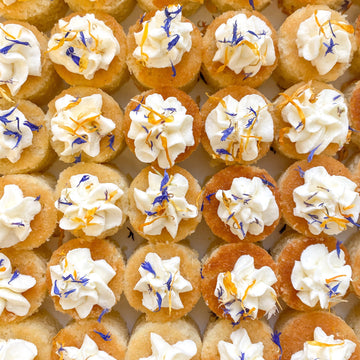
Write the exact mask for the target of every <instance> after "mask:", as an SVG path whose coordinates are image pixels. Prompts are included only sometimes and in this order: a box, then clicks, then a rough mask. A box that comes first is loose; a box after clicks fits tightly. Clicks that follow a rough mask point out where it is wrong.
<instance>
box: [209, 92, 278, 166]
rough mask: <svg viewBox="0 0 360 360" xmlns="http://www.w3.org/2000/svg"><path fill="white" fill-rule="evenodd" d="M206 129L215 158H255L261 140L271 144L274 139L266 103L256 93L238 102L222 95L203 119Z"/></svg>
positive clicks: (249, 159)
mask: <svg viewBox="0 0 360 360" xmlns="http://www.w3.org/2000/svg"><path fill="white" fill-rule="evenodd" d="M205 131H206V135H207V137H208V139H209V141H210V145H211V148H212V150H213V151H214V153H215V154H216V157H219V158H221V159H223V160H225V161H236V160H243V161H251V160H254V159H256V158H257V156H258V155H259V145H260V143H261V142H269V143H271V142H272V141H273V138H274V126H273V120H272V117H271V114H270V112H269V110H268V109H267V103H266V102H265V100H264V99H263V98H262V97H261V96H260V95H256V94H251V95H246V96H244V97H243V98H242V99H241V100H240V101H237V100H236V99H234V98H233V97H232V96H231V95H227V96H225V97H224V98H223V99H221V101H220V102H219V103H218V105H217V106H216V107H215V108H214V109H213V110H212V111H211V112H210V113H209V115H208V117H207V118H206V122H205Z"/></svg>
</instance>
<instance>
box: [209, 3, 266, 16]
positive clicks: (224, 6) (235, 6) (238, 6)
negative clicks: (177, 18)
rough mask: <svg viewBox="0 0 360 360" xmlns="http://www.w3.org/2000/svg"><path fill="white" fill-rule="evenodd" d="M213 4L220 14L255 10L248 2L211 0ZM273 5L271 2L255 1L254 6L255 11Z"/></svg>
mask: <svg viewBox="0 0 360 360" xmlns="http://www.w3.org/2000/svg"><path fill="white" fill-rule="evenodd" d="M211 3H212V4H213V5H214V6H216V8H217V9H218V11H219V12H220V13H223V12H226V11H230V10H235V11H237V10H242V9H247V10H253V7H252V4H251V3H250V1H248V0H211ZM270 3H271V1H270V0H254V1H253V5H254V8H255V10H257V11H261V10H264V9H265V8H266V7H267V6H269V5H270Z"/></svg>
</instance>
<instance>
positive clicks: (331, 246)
mask: <svg viewBox="0 0 360 360" xmlns="http://www.w3.org/2000/svg"><path fill="white" fill-rule="evenodd" d="M284 240H285V241H282V240H280V242H282V244H281V246H280V248H279V247H277V246H276V245H275V248H277V249H276V250H277V251H276V254H274V256H276V258H277V259H276V262H277V266H278V275H279V276H278V281H279V293H280V296H281V298H282V299H283V300H284V301H285V303H286V304H287V305H288V306H289V307H291V308H292V309H295V310H299V311H311V310H321V307H320V304H319V303H317V304H316V306H315V307H310V306H308V305H306V304H304V303H303V302H302V301H301V300H300V298H299V297H298V296H297V291H296V290H295V289H294V287H293V285H292V282H291V273H292V271H293V268H294V265H295V261H300V258H301V254H302V252H303V251H304V250H305V249H306V248H307V247H308V246H310V245H315V244H324V245H325V246H326V247H327V249H328V251H329V252H331V251H333V250H336V239H335V238H333V237H329V238H326V239H321V238H320V239H318V238H316V239H315V238H310V237H305V236H304V235H301V234H298V233H296V232H294V231H292V232H291V233H289V234H286V239H284ZM340 249H341V250H342V251H344V253H345V260H346V263H347V264H349V263H350V256H349V253H348V251H347V249H346V248H345V246H344V245H342V244H341V245H340ZM333 305H336V303H332V302H330V306H333Z"/></svg>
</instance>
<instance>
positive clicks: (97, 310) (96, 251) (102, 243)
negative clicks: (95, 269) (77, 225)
mask: <svg viewBox="0 0 360 360" xmlns="http://www.w3.org/2000/svg"><path fill="white" fill-rule="evenodd" d="M80 248H88V249H89V250H90V253H91V258H92V259H93V260H94V261H96V260H101V259H104V260H105V261H106V262H107V263H108V264H109V265H110V266H111V267H112V268H113V269H114V271H115V272H116V275H115V276H114V277H113V278H112V279H111V281H110V282H109V283H108V286H109V288H110V289H111V290H112V292H113V293H114V296H115V299H116V302H118V301H119V299H120V295H121V293H122V291H123V287H124V272H125V262H124V259H123V256H122V254H121V252H120V249H119V248H118V247H117V246H116V245H115V244H114V243H113V242H110V241H109V240H104V239H95V240H93V241H88V240H85V239H81V238H77V239H72V240H70V241H68V242H66V243H65V244H63V245H61V246H60V247H59V248H58V249H57V250H55V251H54V252H53V254H52V256H51V259H50V261H49V262H48V264H47V270H46V285H47V289H48V291H49V294H50V296H51V289H52V281H51V276H50V267H51V266H55V265H59V264H60V263H61V261H62V260H63V259H64V258H65V257H66V255H67V253H68V252H69V251H71V250H74V249H80ZM51 298H52V299H53V301H54V305H55V309H56V310H57V311H60V312H62V313H65V314H68V315H70V316H71V317H72V318H73V319H76V320H79V319H80V318H79V315H78V313H77V312H76V310H75V309H69V310H64V309H63V308H62V307H61V305H60V302H59V300H60V298H59V297H58V296H51ZM102 310H103V308H101V307H100V306H99V305H94V306H93V308H92V310H91V312H90V314H89V315H88V316H87V318H94V317H98V316H99V315H100V314H101V312H102Z"/></svg>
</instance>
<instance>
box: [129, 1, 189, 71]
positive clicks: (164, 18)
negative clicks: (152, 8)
mask: <svg viewBox="0 0 360 360" xmlns="http://www.w3.org/2000/svg"><path fill="white" fill-rule="evenodd" d="M181 16H182V7H181V6H180V5H170V6H169V7H165V9H164V10H158V11H157V12H156V13H155V15H154V16H153V17H152V18H151V19H149V20H147V21H144V22H143V23H142V29H141V31H139V32H137V33H135V34H134V37H135V41H136V45H137V47H136V48H135V50H134V52H133V56H134V57H135V58H136V59H138V60H140V61H141V62H143V63H144V64H145V65H146V67H149V68H165V67H170V66H173V65H176V64H178V63H179V62H180V61H181V59H182V57H183V55H184V54H185V53H186V52H189V51H190V49H191V45H192V41H191V32H192V30H193V26H192V24H191V23H190V22H186V21H182V20H181Z"/></svg>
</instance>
